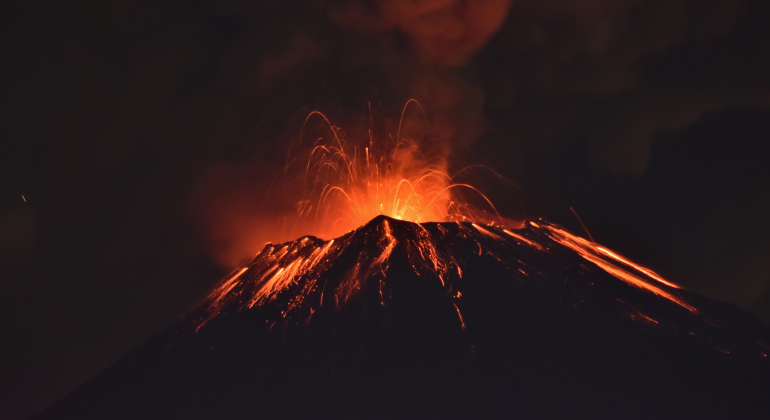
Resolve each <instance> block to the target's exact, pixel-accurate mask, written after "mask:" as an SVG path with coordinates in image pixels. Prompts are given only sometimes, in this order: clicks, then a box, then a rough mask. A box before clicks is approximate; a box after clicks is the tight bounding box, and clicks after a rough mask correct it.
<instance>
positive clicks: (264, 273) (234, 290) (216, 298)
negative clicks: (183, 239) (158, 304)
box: [198, 216, 698, 329]
mask: <svg viewBox="0 0 770 420" xmlns="http://www.w3.org/2000/svg"><path fill="white" fill-rule="evenodd" d="M395 254H398V255H399V257H398V258H397V259H396V261H397V263H399V264H401V265H402V266H403V265H404V264H406V267H407V269H408V270H411V271H413V272H414V273H415V274H417V275H418V276H419V277H420V278H422V279H424V281H426V282H435V287H439V288H442V289H444V290H445V291H446V294H447V296H453V297H448V304H451V305H453V306H454V308H453V309H454V310H456V312H457V316H458V322H459V324H458V325H460V326H461V327H462V328H463V329H465V328H466V324H467V321H466V320H465V319H464V318H463V313H462V304H461V298H460V296H462V295H464V294H465V293H464V292H463V291H462V289H463V287H465V286H463V284H464V283H463V281H465V280H464V279H463V272H464V271H466V270H467V269H469V268H470V267H471V266H473V265H476V264H478V260H479V259H480V258H482V256H486V257H491V258H493V259H494V261H496V264H499V265H501V266H503V267H505V270H506V272H507V273H508V276H509V277H510V281H511V282H512V284H527V283H532V282H537V281H548V280H547V279H549V278H551V277H553V276H554V275H555V276H558V274H552V273H548V272H546V271H545V270H548V269H550V268H548V267H551V268H552V267H554V266H556V267H559V266H562V267H568V266H571V265H574V262H570V259H575V258H581V259H582V260H583V261H585V262H588V263H590V264H594V265H595V266H596V267H598V268H599V269H601V270H603V271H605V272H606V273H608V274H610V275H611V276H613V277H615V278H616V279H619V280H621V281H622V282H624V283H626V284H628V285H631V286H633V287H634V288H638V289H642V290H644V291H645V292H649V293H651V294H653V295H656V296H658V297H660V298H663V299H665V300H667V301H669V302H671V303H673V304H675V305H678V306H680V307H682V308H684V309H686V310H687V311H689V312H691V313H693V314H697V313H698V310H697V309H696V308H695V307H694V306H692V305H691V304H689V303H688V302H687V301H686V300H685V299H684V298H683V297H682V296H681V295H680V294H679V293H678V292H677V290H678V289H679V287H678V286H676V285H674V284H672V283H670V282H668V281H666V280H664V279H662V278H661V277H660V276H658V275H657V274H655V273H654V272H652V271H651V270H649V269H646V268H644V267H640V266H638V265H636V264H634V263H631V262H630V261H628V260H627V259H625V258H622V257H620V256H619V255H617V254H616V253H613V252H612V251H609V250H607V249H606V248H604V247H601V246H599V245H597V244H595V243H593V242H590V241H588V240H585V239H583V238H580V237H577V236H574V235H572V234H570V233H569V232H567V231H566V230H564V229H562V228H560V227H558V226H556V225H552V224H549V223H547V222H543V221H539V222H534V221H530V222H527V223H526V224H525V227H524V228H523V229H519V230H516V231H511V230H508V229H501V228H498V227H495V226H481V225H479V224H477V223H470V222H444V223H422V224H418V223H411V222H405V221H399V220H395V219H390V218H388V217H384V216H380V217H377V218H375V219H374V220H372V221H371V222H369V223H368V224H366V225H365V226H362V227H360V228H358V229H356V230H355V231H353V232H350V233H347V234H345V235H343V236H341V237H339V238H336V239H333V240H329V241H324V240H322V239H319V238H315V237H304V238H301V239H299V240H297V241H294V242H291V243H286V244H283V245H268V246H266V247H265V249H264V250H263V251H262V252H261V253H259V254H258V255H257V256H256V257H255V258H254V260H253V261H252V262H251V263H250V264H249V265H247V266H246V267H243V268H241V269H239V270H237V271H236V272H235V273H234V274H233V275H232V276H230V277H228V278H226V279H225V280H224V281H223V282H222V284H221V285H220V286H218V287H217V288H215V289H214V291H213V292H212V293H211V294H210V296H209V297H208V298H207V299H206V300H205V301H204V302H203V308H205V311H204V313H205V316H203V317H202V318H201V319H200V320H199V324H198V328H200V327H201V326H203V325H205V324H206V323H207V322H209V321H210V320H211V319H212V318H214V317H215V316H216V315H217V314H218V313H219V312H220V311H221V310H223V309H224V308H226V307H229V308H231V309H234V310H238V311H240V310H244V309H248V308H253V307H254V306H255V305H268V304H272V303H275V302H277V301H276V299H278V298H279V296H284V298H281V299H279V301H280V302H283V303H281V304H280V305H281V312H280V319H284V320H287V319H304V322H309V320H310V318H312V316H313V314H314V313H316V312H317V311H318V310H320V309H322V308H324V307H332V308H336V309H341V308H342V307H343V306H344V305H345V304H346V303H347V302H349V301H350V300H351V299H355V298H356V296H358V295H359V294H361V293H362V292H363V291H364V290H365V289H367V288H368V287H376V288H377V293H378V294H379V304H380V305H387V304H388V301H389V297H388V296H389V292H388V290H389V283H388V282H389V279H388V275H389V273H390V271H389V269H390V265H391V262H392V261H391V259H392V258H393V255H395ZM525 255H526V256H527V257H526V260H527V261H541V260H542V261H547V264H544V265H543V267H546V268H538V267H537V266H533V265H531V263H525V262H522V259H523V256H525ZM565 256H566V257H565ZM486 257H485V258H486ZM565 258H567V259H565ZM403 268H404V267H401V269H403ZM579 287H587V286H586V285H580V286H579ZM616 300H617V301H618V302H621V303H622V304H623V305H625V306H629V304H627V303H625V302H624V301H622V300H620V299H619V298H616ZM625 306H624V307H625ZM625 312H626V313H627V314H628V315H629V317H631V318H632V319H638V320H641V321H643V322H646V323H648V324H650V325H657V323H658V321H656V320H654V319H653V318H651V317H649V316H648V315H645V314H643V313H642V312H640V311H639V310H638V309H635V308H632V309H631V310H630V311H625ZM280 319H279V320H280ZM279 320H274V321H279Z"/></svg>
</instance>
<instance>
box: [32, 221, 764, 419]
mask: <svg viewBox="0 0 770 420" xmlns="http://www.w3.org/2000/svg"><path fill="white" fill-rule="evenodd" d="M768 354H770V327H768V326H767V325H766V324H763V323H762V322H760V321H758V320H757V319H756V318H754V317H752V316H751V315H749V314H746V313H744V312H742V311H740V310H738V309H736V308H734V307H732V306H730V305H727V304H724V303H720V302H716V301H713V300H709V299H706V298H703V297H701V296H698V295H696V294H694V293H691V292H688V291H686V290H683V289H680V288H678V287H677V286H676V285H674V284H672V283H669V282H667V281H666V280H664V279H662V278H660V277H659V276H658V275H657V274H655V273H654V272H652V271H650V270H647V269H645V268H642V267H638V266H636V265H634V264H633V263H631V262H629V261H627V260H625V259H624V258H623V257H621V256H619V255H617V254H615V253H613V252H612V251H610V250H608V249H606V248H603V247H601V246H599V245H597V244H594V243H591V242H588V241H586V240H584V239H582V238H579V237H576V236H573V235H572V234H570V233H569V232H567V231H566V230H564V229H562V228H560V227H558V226H556V225H552V224H549V223H547V222H544V221H529V222H526V223H525V226H524V228H522V229H518V230H506V229H501V228H496V227H490V226H480V225H476V224H473V223H424V224H415V223H410V222H404V221H398V220H394V219H390V218H387V217H384V216H380V217H377V218H375V219H373V220H372V221H371V222H369V223H368V224H367V225H365V226H363V227H361V228H359V229H357V230H355V231H352V232H350V233H348V234H346V235H344V236H342V237H340V238H337V239H334V240H332V241H324V240H321V239H318V238H314V237H304V238H300V239H299V240H297V241H295V242H291V243H286V244H282V245H270V244H268V245H267V246H266V247H265V249H264V250H263V251H262V252H261V253H260V254H258V255H257V256H256V257H255V258H254V260H253V261H252V262H251V263H249V264H248V265H247V266H245V267H243V268H241V269H240V270H237V271H236V272H234V273H233V274H232V275H231V276H229V277H227V278H225V279H224V280H223V281H222V282H221V283H220V284H219V285H218V286H217V287H216V288H215V289H214V290H213V291H212V292H211V294H210V295H209V296H208V297H207V298H206V299H204V301H203V302H201V303H200V304H199V305H198V307H196V308H194V309H193V310H192V311H191V312H190V313H188V314H187V315H186V316H184V317H183V318H182V319H181V320H179V321H178V322H177V323H176V324H174V325H172V326H171V327H169V328H168V329H167V330H165V331H164V332H162V333H160V334H159V335H157V336H156V337H154V338H152V339H151V340H149V341H148V342H147V343H145V344H143V345H142V346H140V347H139V348H137V349H136V350H134V351H133V352H131V353H129V354H128V355H126V356H125V357H124V358H123V359H121V360H120V361H118V362H117V363H116V364H115V365H113V366H112V367H111V368H109V369H107V370H106V371H105V372H103V373H102V374H100V375H99V376H97V377H96V378H94V379H93V380H91V381H90V382H88V383H86V384H85V385H83V386H82V387H80V388H79V389H77V390H76V391H75V392H73V393H72V394H70V395H69V396H67V397H66V398H64V399H63V400H62V401H60V402H58V403H56V404H54V405H53V406H52V407H50V408H48V409H47V410H45V411H44V412H42V413H40V414H39V415H37V416H36V417H34V419H35V420H49V419H57V420H59V419H83V420H86V419H99V420H104V419H111V420H119V419H137V420H138V419H141V420H150V419H206V420H214V419H433V418H435V419H439V418H441V419H621V418H622V419H652V418H655V419H675V418H676V419H682V418H685V419H687V418H697V419H728V418H730V419H754V418H756V419H759V418H763V419H766V418H767V416H768V413H770V357H768Z"/></svg>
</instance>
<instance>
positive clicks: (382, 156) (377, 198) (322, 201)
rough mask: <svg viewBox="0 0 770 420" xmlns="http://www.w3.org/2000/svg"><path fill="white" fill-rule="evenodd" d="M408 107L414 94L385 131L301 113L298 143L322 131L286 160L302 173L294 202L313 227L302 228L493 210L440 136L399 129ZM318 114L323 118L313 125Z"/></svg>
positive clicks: (465, 216) (441, 218) (344, 227)
mask: <svg viewBox="0 0 770 420" xmlns="http://www.w3.org/2000/svg"><path fill="white" fill-rule="evenodd" d="M410 105H414V106H419V104H418V103H417V101H415V100H410V101H409V102H407V104H406V105H405V106H404V110H403V111H402V116H401V120H400V121H399V124H398V128H397V130H396V131H395V132H394V133H390V134H388V135H384V136H377V135H375V133H374V132H373V131H374V130H373V129H372V128H369V129H367V130H365V132H364V130H360V129H359V131H356V132H354V135H349V134H348V133H346V132H345V131H343V130H341V129H340V128H338V127H336V126H334V125H333V124H332V123H331V122H330V121H329V120H328V118H327V117H326V116H325V115H323V114H322V113H320V112H318V111H315V112H312V113H311V114H310V115H309V116H308V117H307V118H306V120H305V127H304V128H303V130H302V132H301V134H300V136H299V140H298V142H299V143H304V142H305V141H306V138H307V137H310V136H311V134H308V132H311V133H312V134H317V131H318V130H321V131H322V132H321V133H320V134H318V136H317V137H316V140H315V141H314V142H313V143H312V145H311V147H310V152H309V153H308V154H307V155H305V156H298V157H296V158H292V159H290V161H289V162H288V164H287V171H286V173H296V172H299V173H300V176H298V178H300V179H301V180H300V181H299V182H298V183H299V185H300V187H298V188H297V189H298V190H300V191H301V195H302V197H303V199H302V200H301V201H300V202H299V203H298V208H297V214H296V219H297V220H298V222H299V224H301V225H303V226H308V225H309V226H311V227H310V228H309V229H308V228H305V229H304V230H305V231H304V232H301V233H300V234H313V235H315V236H319V237H324V238H334V237H338V236H340V235H342V234H344V233H345V232H349V231H351V230H353V229H355V228H357V227H359V226H363V225H364V224H366V223H367V222H368V221H369V220H371V219H372V218H374V217H376V216H379V215H384V216H388V217H391V218H393V219H396V220H406V221H410V222H415V223H424V222H445V221H465V220H476V219H478V218H479V217H481V216H480V215H481V214H482V213H485V214H492V215H496V214H497V211H496V210H495V208H494V206H493V205H492V203H491V202H490V201H489V200H488V199H487V198H486V196H484V194H482V193H481V192H480V191H478V190H477V189H476V188H475V187H473V186H471V185H469V184H467V183H458V182H455V180H454V178H453V177H452V176H451V175H450V174H449V171H448V169H447V167H448V164H447V161H446V159H445V156H446V154H447V153H446V150H442V149H443V148H444V146H442V145H441V142H440V141H432V140H430V136H429V135H427V137H428V140H425V139H423V140H422V141H420V142H418V141H416V140H414V139H413V138H411V137H410V136H406V135H404V133H403V131H404V129H403V127H402V126H403V125H406V124H405V122H404V113H405V112H406V110H407V108H408V107H409V106H410ZM316 118H318V119H320V120H321V123H320V124H315V125H313V124H310V121H311V120H312V119H316ZM418 125H421V126H427V125H429V124H427V123H422V124H418ZM298 169H299V171H298ZM294 184H296V182H294ZM294 184H293V185H294ZM292 188H293V187H292ZM470 195H472V196H475V198H476V199H477V200H476V201H478V202H480V203H483V205H484V206H486V207H487V208H488V209H489V211H484V210H477V209H476V208H474V207H472V206H469V205H468V204H467V203H466V200H464V198H465V197H467V196H470ZM493 217H494V216H493ZM486 218H487V219H488V217H486ZM498 219H499V217H498ZM308 221H310V223H307V222H308ZM303 222H304V223H303Z"/></svg>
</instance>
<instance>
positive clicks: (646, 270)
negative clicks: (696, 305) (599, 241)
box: [595, 246, 681, 289]
mask: <svg viewBox="0 0 770 420" xmlns="http://www.w3.org/2000/svg"><path fill="white" fill-rule="evenodd" d="M595 248H596V250H597V251H599V252H601V253H602V254H604V255H606V256H608V257H610V258H612V259H614V260H616V261H618V262H621V263H623V264H625V265H627V266H629V267H633V268H635V269H636V270H637V271H639V272H641V273H644V274H646V275H647V276H649V277H652V278H654V279H655V280H657V281H659V282H661V283H663V284H665V285H666V286H669V287H673V288H676V289H681V287H680V286H678V285H676V284H674V283H671V282H670V281H667V280H665V279H664V278H662V277H660V276H659V275H658V274H657V273H655V272H654V271H652V270H650V269H649V268H644V267H642V266H639V265H636V264H634V263H632V262H631V261H628V260H627V259H625V258H623V257H621V256H620V255H618V254H616V253H614V252H612V251H610V250H609V249H607V248H604V247H601V246H595Z"/></svg>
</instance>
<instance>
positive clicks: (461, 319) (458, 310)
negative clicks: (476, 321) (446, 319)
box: [452, 303, 465, 329]
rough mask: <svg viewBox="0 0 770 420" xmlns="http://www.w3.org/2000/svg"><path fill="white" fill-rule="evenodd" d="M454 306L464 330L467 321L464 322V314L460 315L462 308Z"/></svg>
mask: <svg viewBox="0 0 770 420" xmlns="http://www.w3.org/2000/svg"><path fill="white" fill-rule="evenodd" d="M452 305H454V307H455V309H457V316H458V317H459V318H460V325H461V326H462V328H463V329H465V320H463V314H462V313H460V308H458V307H457V304H456V303H453V304H452Z"/></svg>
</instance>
